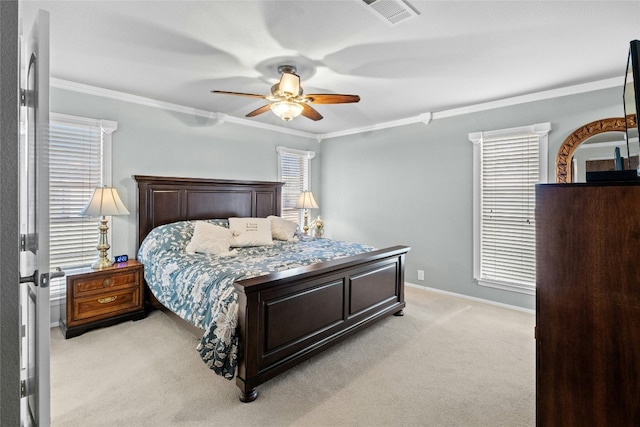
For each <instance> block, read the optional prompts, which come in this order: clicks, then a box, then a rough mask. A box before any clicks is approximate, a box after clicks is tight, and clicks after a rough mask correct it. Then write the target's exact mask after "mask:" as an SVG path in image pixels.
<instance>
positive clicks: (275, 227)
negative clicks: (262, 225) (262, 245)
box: [267, 215, 298, 240]
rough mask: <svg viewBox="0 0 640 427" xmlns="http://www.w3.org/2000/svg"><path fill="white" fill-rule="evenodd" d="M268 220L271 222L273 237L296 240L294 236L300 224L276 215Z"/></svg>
mask: <svg viewBox="0 0 640 427" xmlns="http://www.w3.org/2000/svg"><path fill="white" fill-rule="evenodd" d="M267 218H268V219H270V220H271V236H272V237H273V238H274V239H277V240H295V239H294V235H295V233H296V230H297V229H298V224H296V223H295V222H293V221H289V220H288V219H284V218H281V217H279V216H275V215H270V216H268V217H267Z"/></svg>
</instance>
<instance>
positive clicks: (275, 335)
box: [134, 175, 410, 402]
mask: <svg viewBox="0 0 640 427" xmlns="http://www.w3.org/2000/svg"><path fill="white" fill-rule="evenodd" d="M134 179H135V180H136V181H137V183H138V242H137V244H138V246H137V247H139V246H140V243H141V242H142V240H143V239H144V237H145V236H146V235H147V234H148V233H149V232H150V231H151V230H152V229H153V228H154V227H157V226H159V225H162V224H167V223H171V222H175V221H181V220H195V219H211V218H229V217H234V216H237V217H266V216H268V215H280V199H281V188H282V185H283V183H279V182H262V181H231V180H214V179H197V178H169V177H156V176H140V175H135V176H134ZM409 249H410V248H409V247H406V246H394V247H391V248H387V249H382V250H376V251H373V252H368V253H364V254H360V255H356V256H351V257H346V258H341V259H338V260H334V261H329V262H325V263H320V264H314V265H310V266H305V267H300V268H295V269H291V270H286V271H283V272H279V273H273V274H269V275H266V276H260V277H255V278H251V279H246V280H241V281H238V282H236V283H235V285H234V286H235V288H236V290H237V292H238V304H239V310H238V332H239V338H240V348H239V354H238V368H237V376H236V385H237V386H238V387H239V388H240V390H241V396H240V400H241V401H243V402H251V401H253V400H255V399H256V397H257V395H258V393H257V386H258V385H260V384H262V383H263V382H265V381H267V380H269V379H271V378H273V377H274V376H276V375H278V374H280V373H282V372H284V371H286V370H287V369H289V368H291V367H293V366H295V365H296V364H298V363H300V362H302V361H303V360H306V359H308V358H310V357H311V356H313V355H315V354H317V353H319V352H321V351H323V350H325V349H327V348H329V347H331V346H332V345H334V344H335V343H337V342H339V341H340V340H342V339H344V338H346V337H348V336H349V335H351V334H353V333H356V332H357V331H359V330H361V329H363V328H365V327H367V326H369V325H371V324H372V323H374V322H376V321H379V320H381V319H383V318H385V317H387V316H389V315H392V314H393V315H397V316H401V315H402V314H403V312H402V309H403V308H404V307H405V301H404V264H405V255H406V253H407V252H408V251H409ZM145 293H146V294H147V298H149V299H148V301H150V300H151V297H152V295H151V292H150V291H149V290H148V289H147V290H146V291H145ZM153 299H155V298H153ZM154 305H155V306H158V305H160V304H159V303H157V301H156V302H155V304H154ZM176 317H177V316H176ZM183 322H184V323H185V324H187V322H185V321H183ZM193 328H194V327H193V326H191V329H192V330H193ZM202 333H203V332H202V331H201V335H202Z"/></svg>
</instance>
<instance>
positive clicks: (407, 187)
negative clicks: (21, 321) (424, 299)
mask: <svg viewBox="0 0 640 427" xmlns="http://www.w3.org/2000/svg"><path fill="white" fill-rule="evenodd" d="M622 115H623V110H622V88H620V89H607V90H599V91H594V92H589V93H585V94H580V95H573V96H565V97H561V98H556V99H552V100H545V101H537V102H531V103H526V104H521V105H516V106H510V107H504V108H499V109H494V110H488V111H483V112H477V113H471V114H465V115H460V116H455V117H449V118H444V119H438V120H433V121H432V122H431V123H430V124H429V125H428V126H425V125H424V124H422V123H418V124H413V125H410V126H404V127H399V128H392V129H386V130H381V131H377V132H371V133H366V134H360V135H353V136H349V137H343V138H339V139H338V138H336V139H329V140H327V141H323V142H322V158H323V161H322V171H321V176H322V193H321V196H322V200H323V205H322V214H323V217H324V219H325V230H326V236H327V237H337V238H340V239H345V240H351V241H358V242H363V243H368V244H371V245H374V246H377V247H383V246H387V245H393V244H404V245H409V246H411V248H412V249H411V251H410V252H409V254H408V256H407V264H406V280H407V281H408V282H411V283H414V284H418V285H424V286H428V287H433V288H437V289H441V290H445V291H449V292H455V293H460V294H464V295H468V296H472V297H477V298H483V299H488V300H493V301H496V302H500V303H504V304H511V305H517V306H520V307H524V308H529V309H533V308H534V307H535V297H533V296H530V295H525V294H520V293H515V292H509V291H502V290H497V289H493V288H487V287H481V286H478V285H476V284H475V283H474V281H473V280H472V276H473V256H472V239H473V234H472V233H473V229H472V221H473V211H472V205H473V199H472V184H473V176H472V169H473V160H472V159H473V147H472V143H471V142H470V141H469V138H468V134H469V133H471V132H477V131H489V130H494V129H503V128H510V127H516V126H525V125H530V124H534V123H541V122H551V125H552V131H551V132H550V134H549V180H550V182H554V180H555V178H554V174H555V169H554V165H555V156H556V154H557V151H558V148H559V147H560V145H561V144H562V142H563V141H564V139H565V138H566V137H567V136H568V135H569V134H571V133H572V132H573V131H574V130H575V129H576V128H578V127H579V126H581V125H583V124H585V123H588V122H590V121H592V120H596V119H601V118H606V117H616V116H622ZM417 270H424V271H425V280H424V281H418V280H417Z"/></svg>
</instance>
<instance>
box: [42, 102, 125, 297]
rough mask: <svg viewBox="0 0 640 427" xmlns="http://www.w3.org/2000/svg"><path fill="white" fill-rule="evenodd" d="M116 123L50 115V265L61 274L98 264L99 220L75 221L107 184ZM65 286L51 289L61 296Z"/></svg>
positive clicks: (55, 284)
mask: <svg viewBox="0 0 640 427" xmlns="http://www.w3.org/2000/svg"><path fill="white" fill-rule="evenodd" d="M115 126H117V125H115V122H107V121H100V120H93V119H84V118H81V117H73V116H66V115H60V114H52V115H51V122H50V126H49V129H50V130H49V241H50V243H49V264H50V268H51V269H53V268H56V267H60V268H61V269H62V270H64V271H66V272H70V271H72V270H73V269H75V268H80V267H83V266H87V265H90V264H91V263H92V262H93V261H95V259H96V258H97V252H96V246H97V244H98V237H99V232H98V227H99V225H100V221H99V218H89V217H82V216H80V215H79V213H80V211H81V210H82V208H83V207H84V205H85V203H86V202H87V200H89V198H90V197H91V195H92V194H93V190H94V189H95V188H96V187H99V186H102V185H105V184H109V182H107V181H108V180H107V177H108V174H107V173H106V172H107V170H106V167H105V166H107V165H109V164H110V162H109V161H108V155H109V152H110V147H109V144H105V140H108V141H109V142H110V133H111V132H112V131H113V130H115ZM64 284H65V280H64V279H62V280H54V281H52V283H51V298H52V299H57V298H61V297H62V296H64V293H65V286H64Z"/></svg>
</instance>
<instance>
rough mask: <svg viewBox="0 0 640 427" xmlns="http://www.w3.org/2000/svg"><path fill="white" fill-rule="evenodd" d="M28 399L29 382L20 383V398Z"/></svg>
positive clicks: (22, 381)
mask: <svg viewBox="0 0 640 427" xmlns="http://www.w3.org/2000/svg"><path fill="white" fill-rule="evenodd" d="M24 397H27V380H21V381H20V398H21V399H22V398H24Z"/></svg>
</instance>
